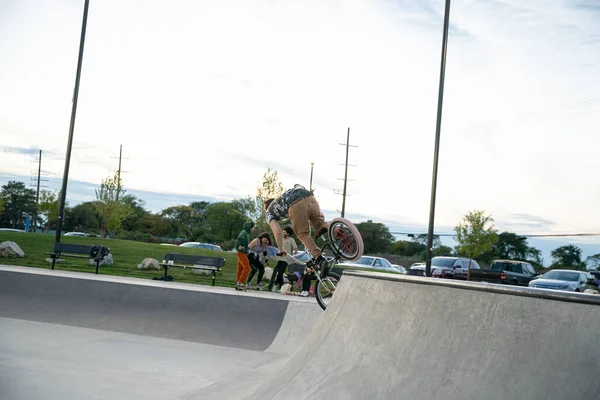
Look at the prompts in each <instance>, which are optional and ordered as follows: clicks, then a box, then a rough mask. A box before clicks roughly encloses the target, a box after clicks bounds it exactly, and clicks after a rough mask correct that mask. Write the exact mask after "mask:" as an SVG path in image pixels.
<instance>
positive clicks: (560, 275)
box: [529, 269, 597, 292]
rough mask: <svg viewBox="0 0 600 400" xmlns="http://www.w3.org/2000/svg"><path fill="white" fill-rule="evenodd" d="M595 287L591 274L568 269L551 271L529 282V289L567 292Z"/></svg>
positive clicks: (582, 290)
mask: <svg viewBox="0 0 600 400" xmlns="http://www.w3.org/2000/svg"><path fill="white" fill-rule="evenodd" d="M596 285H597V283H596V280H595V279H594V276H593V275H592V274H590V273H588V272H584V271H573V270H570V269H553V270H552V271H548V272H546V273H545V274H543V275H540V277H539V278H537V279H534V280H532V281H530V282H529V287H532V288H538V289H552V290H566V291H569V292H584V291H585V290H586V289H592V288H597V286H596Z"/></svg>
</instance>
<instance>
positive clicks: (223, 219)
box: [0, 169, 600, 269]
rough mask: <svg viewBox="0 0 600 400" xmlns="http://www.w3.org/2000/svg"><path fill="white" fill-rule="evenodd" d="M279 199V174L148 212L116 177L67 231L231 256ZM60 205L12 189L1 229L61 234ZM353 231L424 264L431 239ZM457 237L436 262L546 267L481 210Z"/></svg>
mask: <svg viewBox="0 0 600 400" xmlns="http://www.w3.org/2000/svg"><path fill="white" fill-rule="evenodd" d="M282 192H283V185H282V184H281V182H280V181H279V179H278V174H277V171H274V170H272V169H268V170H267V172H266V173H265V174H264V176H263V180H262V183H261V185H260V186H259V187H258V188H257V191H256V196H255V197H254V198H252V197H250V196H248V197H247V198H241V199H235V200H231V201H222V202H207V201H194V202H190V203H189V204H185V205H184V204H182V205H175V206H170V207H167V208H165V209H163V210H161V211H159V212H155V213H153V212H151V211H149V210H147V209H146V208H145V202H144V200H143V199H140V198H138V197H136V196H134V195H131V194H128V193H127V192H126V190H125V189H124V188H123V183H122V180H121V178H120V176H119V174H118V173H117V174H115V175H114V176H110V177H107V178H105V179H103V180H102V182H101V183H100V185H99V187H98V188H97V189H96V191H95V194H96V198H95V199H94V200H92V201H86V202H83V203H80V204H77V205H75V206H72V207H71V206H70V205H69V204H66V205H65V214H64V219H63V231H65V232H66V231H78V232H86V233H88V234H92V235H98V236H101V237H105V236H109V237H114V238H120V239H128V240H137V241H146V242H167V243H180V242H183V241H198V242H208V243H213V244H218V245H220V246H221V247H222V248H223V249H225V250H228V249H230V248H233V245H234V242H235V238H236V237H237V234H238V233H239V231H240V229H241V227H242V225H243V223H244V222H245V221H247V220H253V221H254V222H255V223H256V224H257V227H258V229H257V230H256V232H258V233H260V232H262V231H269V228H268V226H267V224H266V221H265V218H264V210H263V207H262V203H263V200H264V199H267V198H270V197H276V196H278V195H279V194H281V193H282ZM59 199H60V193H59V192H58V191H48V190H42V191H41V192H40V196H39V201H37V202H36V192H35V191H34V190H32V189H29V188H27V187H26V185H25V184H24V183H23V182H17V181H9V182H8V183H7V184H5V185H4V186H2V189H1V190H0V227H9V228H15V229H24V225H25V221H26V219H27V218H29V219H30V220H31V226H32V227H34V226H35V228H36V230H41V231H45V232H48V231H50V230H53V229H56V223H57V221H58V211H59ZM34 216H36V217H35V218H34ZM34 219H35V221H34ZM284 223H285V221H284ZM356 227H357V228H358V230H359V231H360V233H361V235H362V237H363V241H364V245H365V253H366V254H376V253H377V254H394V255H398V256H402V257H411V258H416V259H421V260H424V259H425V255H426V249H427V235H426V234H418V235H414V237H412V238H411V239H410V240H396V238H395V237H394V235H392V234H391V233H390V230H389V228H388V227H387V226H386V225H385V224H383V223H377V222H372V221H367V222H361V223H358V224H356ZM30 229H31V228H30ZM454 230H455V237H454V238H455V240H456V241H457V243H458V245H457V246H455V247H454V248H451V247H449V246H445V245H443V244H442V241H441V239H440V237H439V236H437V235H435V236H434V240H433V247H432V255H433V256H456V255H461V256H466V257H470V258H473V259H475V260H477V261H478V262H481V263H484V264H489V263H490V262H491V261H492V260H494V259H499V258H501V259H513V260H524V261H529V262H531V263H532V264H534V265H536V266H538V267H539V266H541V265H542V264H543V260H542V257H541V252H540V251H539V250H538V249H536V248H534V247H532V246H530V245H529V244H528V243H527V238H526V237H524V236H519V235H517V234H516V233H513V232H501V233H498V232H497V231H496V229H495V228H494V226H493V218H492V216H491V215H486V214H485V212H484V211H482V210H474V211H471V212H469V213H468V214H467V215H465V216H464V218H463V219H462V220H461V221H460V222H459V223H458V224H457V225H456V227H455V229H454ZM551 256H552V259H553V264H552V265H553V267H558V266H561V267H565V268H575V269H585V267H586V265H587V266H588V267H590V268H598V267H599V266H600V254H596V255H593V256H590V257H588V258H587V259H586V260H585V261H583V260H582V259H581V249H580V248H578V247H577V246H575V245H566V246H561V247H558V248H556V249H555V250H553V251H552V253H551Z"/></svg>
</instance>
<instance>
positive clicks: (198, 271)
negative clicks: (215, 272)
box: [192, 268, 212, 276]
mask: <svg viewBox="0 0 600 400" xmlns="http://www.w3.org/2000/svg"><path fill="white" fill-rule="evenodd" d="M192 272H193V273H194V274H196V275H201V276H208V275H212V271H209V270H207V269H195V268H194V269H192Z"/></svg>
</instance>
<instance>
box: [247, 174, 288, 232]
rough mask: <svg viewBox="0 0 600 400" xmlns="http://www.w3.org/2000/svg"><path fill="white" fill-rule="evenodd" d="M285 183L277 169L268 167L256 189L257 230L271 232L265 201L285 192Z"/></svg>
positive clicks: (255, 215)
mask: <svg viewBox="0 0 600 400" xmlns="http://www.w3.org/2000/svg"><path fill="white" fill-rule="evenodd" d="M283 191H284V190H283V185H282V184H281V182H280V181H279V175H278V174H277V171H275V170H272V169H271V168H268V169H267V172H265V174H264V175H263V180H262V183H261V185H260V186H259V187H258V188H257V189H256V198H255V202H256V206H255V214H254V217H255V218H256V219H255V222H254V223H255V224H256V230H257V231H259V232H270V228H269V225H268V224H267V221H266V220H265V219H266V214H265V208H264V206H263V203H264V201H265V200H268V199H274V198H277V197H279V196H280V195H281V194H282V193H283Z"/></svg>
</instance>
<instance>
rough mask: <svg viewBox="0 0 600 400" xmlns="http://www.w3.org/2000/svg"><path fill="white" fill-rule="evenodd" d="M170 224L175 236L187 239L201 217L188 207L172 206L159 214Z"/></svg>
mask: <svg viewBox="0 0 600 400" xmlns="http://www.w3.org/2000/svg"><path fill="white" fill-rule="evenodd" d="M160 215H161V216H162V217H163V218H164V219H165V220H167V221H168V222H169V223H170V224H171V227H172V229H171V231H172V232H174V234H175V236H177V237H182V238H189V237H190V236H191V235H192V232H193V231H194V228H195V227H196V225H197V224H198V223H199V221H200V220H201V218H202V217H201V215H200V214H199V213H198V212H197V211H196V210H194V209H193V208H192V207H190V206H183V205H180V206H173V207H169V208H166V209H164V210H162V212H161V214H160Z"/></svg>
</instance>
